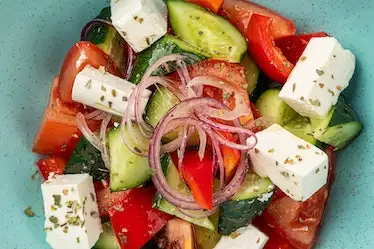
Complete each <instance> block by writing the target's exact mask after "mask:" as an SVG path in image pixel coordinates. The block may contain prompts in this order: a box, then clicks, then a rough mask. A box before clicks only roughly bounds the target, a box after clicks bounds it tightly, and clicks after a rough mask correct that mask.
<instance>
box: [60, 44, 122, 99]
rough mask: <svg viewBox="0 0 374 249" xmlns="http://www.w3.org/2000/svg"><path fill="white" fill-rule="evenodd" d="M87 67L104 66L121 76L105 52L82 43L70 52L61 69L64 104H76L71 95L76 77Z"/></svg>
mask: <svg viewBox="0 0 374 249" xmlns="http://www.w3.org/2000/svg"><path fill="white" fill-rule="evenodd" d="M87 65H91V66H92V67H95V68H99V67H100V66H104V67H105V69H106V71H108V72H110V73H112V74H115V75H118V76H121V75H120V74H119V73H118V71H117V69H116V67H115V65H114V63H113V62H112V61H111V59H110V58H109V56H108V55H107V54H106V53H104V51H102V50H101V49H100V48H98V47H97V46H95V45H94V44H92V43H90V42H86V41H80V42H78V43H76V44H75V45H74V46H73V47H72V48H71V49H70V50H69V52H68V53H67V55H66V57H65V60H64V63H63V65H62V68H61V72H60V84H59V94H60V97H61V100H62V101H63V102H64V103H68V104H73V103H74V101H73V99H72V96H71V94H72V90H73V85H74V80H75V77H76V76H77V74H78V73H79V72H80V71H82V70H83V69H84V67H85V66H87Z"/></svg>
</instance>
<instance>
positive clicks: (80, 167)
mask: <svg viewBox="0 0 374 249" xmlns="http://www.w3.org/2000/svg"><path fill="white" fill-rule="evenodd" d="M64 173H65V174H83V173H87V174H90V175H91V176H92V177H93V179H94V181H100V180H105V179H107V178H108V176H109V170H108V169H107V168H106V167H105V164H104V162H103V159H101V153H100V151H98V150H97V149H96V148H95V147H93V146H92V145H91V143H90V142H88V141H87V139H86V138H84V137H82V138H81V139H80V140H79V142H78V145H77V147H75V149H74V151H73V153H72V155H71V157H70V159H69V162H68V164H67V165H66V168H65V170H64Z"/></svg>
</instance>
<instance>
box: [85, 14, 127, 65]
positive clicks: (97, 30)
mask: <svg viewBox="0 0 374 249" xmlns="http://www.w3.org/2000/svg"><path fill="white" fill-rule="evenodd" d="M110 16H111V11H110V7H106V8H104V9H102V10H101V12H100V14H99V15H98V16H97V18H100V19H104V20H107V21H111V20H110ZM85 40H86V41H89V42H91V43H93V44H95V45H96V46H98V47H99V48H101V49H102V50H103V51H104V52H105V53H106V54H107V55H108V56H109V57H110V58H111V59H112V60H113V62H114V63H115V65H116V66H117V67H118V68H119V69H120V70H121V72H124V71H125V70H126V56H125V40H124V39H123V38H122V37H121V35H120V34H119V33H118V32H117V30H116V29H115V28H113V27H109V26H108V25H105V24H101V23H95V24H93V25H92V26H91V27H90V28H89V29H88V30H87V35H86V37H85Z"/></svg>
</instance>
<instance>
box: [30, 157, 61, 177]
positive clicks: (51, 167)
mask: <svg viewBox="0 0 374 249" xmlns="http://www.w3.org/2000/svg"><path fill="white" fill-rule="evenodd" d="M66 164H67V160H66V159H65V158H62V157H47V158H42V159H39V160H38V161H37V162H36V165H37V166H38V168H39V172H40V174H41V175H42V176H43V179H44V180H47V179H48V176H49V175H50V174H51V173H53V174H56V175H62V174H63V173H64V170H65V167H66Z"/></svg>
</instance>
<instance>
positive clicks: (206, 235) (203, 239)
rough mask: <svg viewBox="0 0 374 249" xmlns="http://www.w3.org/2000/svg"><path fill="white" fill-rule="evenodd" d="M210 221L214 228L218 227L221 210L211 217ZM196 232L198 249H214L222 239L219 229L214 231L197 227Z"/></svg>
mask: <svg viewBox="0 0 374 249" xmlns="http://www.w3.org/2000/svg"><path fill="white" fill-rule="evenodd" d="M209 220H210V221H211V222H212V223H213V225H214V227H218V220H219V210H217V212H215V213H214V214H213V215H211V216H210V217H209ZM195 231H196V245H197V249H212V248H214V247H215V246H216V245H217V243H218V241H219V240H220V239H221V237H222V236H221V235H220V234H219V233H218V230H217V229H215V230H214V231H212V230H209V229H206V228H205V227H201V226H195Z"/></svg>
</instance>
